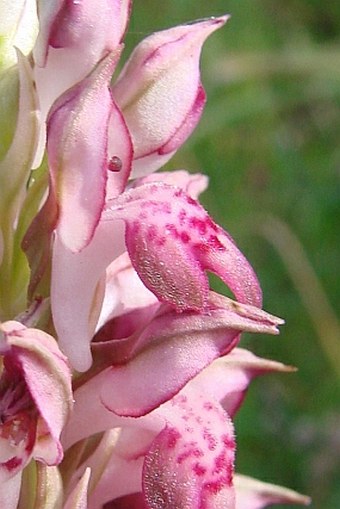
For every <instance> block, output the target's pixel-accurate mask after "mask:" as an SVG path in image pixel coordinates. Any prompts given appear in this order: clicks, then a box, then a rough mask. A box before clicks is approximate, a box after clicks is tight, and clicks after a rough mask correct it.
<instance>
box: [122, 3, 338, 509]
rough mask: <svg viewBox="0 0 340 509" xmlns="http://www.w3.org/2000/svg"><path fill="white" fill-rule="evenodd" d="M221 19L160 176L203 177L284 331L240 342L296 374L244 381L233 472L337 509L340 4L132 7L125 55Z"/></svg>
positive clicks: (211, 202) (208, 200) (211, 203)
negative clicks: (191, 108)
mask: <svg viewBox="0 0 340 509" xmlns="http://www.w3.org/2000/svg"><path fill="white" fill-rule="evenodd" d="M224 13H231V14H232V18H231V20H230V21H229V22H228V23H227V25H226V26H225V27H224V28H223V29H222V30H220V31H219V32H218V33H215V34H213V35H212V36H211V38H210V39H209V40H208V42H207V43H206V45H205V47H204V51H203V55H202V60H201V63H202V65H201V67H202V79H203V83H204V85H205V88H206V91H207V93H208V102H207V106H206V109H205V113H204V115H203V118H202V120H201V123H200V125H199V126H198V127H197V129H196V131H195V132H194V134H193V135H192V136H191V138H190V140H189V141H188V142H187V143H186V144H185V146H184V147H183V148H182V149H181V150H180V151H179V152H178V153H177V155H176V156H175V157H174V158H173V159H172V160H171V161H170V163H169V164H168V165H167V167H166V168H167V169H174V168H176V169H179V168H185V169H188V170H190V171H191V172H202V173H206V174H208V175H209V176H210V187H209V190H208V191H207V192H206V193H205V194H204V195H203V196H202V202H203V203H204V205H205V206H206V207H207V208H208V210H209V211H210V213H211V215H212V216H213V217H214V218H215V219H216V221H217V222H218V223H220V224H221V225H223V227H224V228H225V229H226V230H228V231H229V232H230V233H231V234H232V235H233V237H234V238H235V240H236V241H237V243H238V245H239V246H240V247H241V248H242V250H243V252H244V253H245V254H246V256H247V257H248V259H249V260H250V261H251V263H252V265H253V266H254V268H255V270H256V272H257V274H258V276H259V278H260V281H261V284H262V288H263V292H264V307H265V309H266V310H267V311H269V312H272V313H274V314H277V315H279V316H281V317H284V318H285V320H286V325H285V327H284V328H283V329H282V332H281V335H280V336H279V337H265V336H261V337H259V336H252V337H246V338H244V339H243V344H244V345H246V346H247V347H248V348H250V349H251V350H253V351H254V352H255V353H257V354H260V355H263V356H265V357H270V358H274V359H276V360H281V361H283V362H285V363H287V364H293V365H295V366H298V368H299V371H298V372H297V373H293V374H282V375H281V374H279V375H277V374H272V375H267V376H265V377H263V378H261V379H257V380H256V381H255V382H253V384H252V386H251V388H250V390H249V393H248V397H247V398H246V400H245V403H244V405H243V407H242V409H241V410H240V412H239V414H238V416H237V418H236V432H237V436H238V455H237V465H236V466H237V470H238V471H239V472H241V473H243V474H247V475H251V476H254V477H257V478H259V479H261V480H264V481H267V482H272V483H276V484H281V485H286V486H287V487H290V488H293V489H296V490H298V491H301V492H303V493H306V494H309V495H311V496H312V497H313V504H312V507H313V508H317V509H319V508H320V509H339V507H340V408H339V402H340V398H339V396H340V393H339V377H340V361H339V355H340V343H339V341H340V339H339V322H338V319H337V318H336V316H335V311H334V310H336V309H337V307H338V301H339V278H338V277H337V273H338V270H337V269H338V266H339V228H338V225H339V223H340V199H339V198H340V185H339V176H340V146H339V139H340V136H339V135H340V115H339V110H340V109H339V105H340V44H339V42H340V37H339V35H340V30H339V28H340V2H336V1H324V2H320V1H316V0H282V1H281V0H230V1H228V0H224V1H222V0H220V1H217V0H216V1H215V0H212V1H209V2H207V1H201V0H163V1H161V0H136V1H135V2H134V10H133V15H132V19H131V23H130V28H129V32H128V34H127V37H126V43H127V51H126V53H125V55H126V54H128V53H129V50H130V49H131V48H132V47H133V46H134V45H135V44H136V43H137V42H138V41H139V40H140V39H142V38H143V37H145V36H146V35H148V34H149V33H151V32H153V31H156V30H160V29H164V28H168V27H170V26H173V25H176V24H181V23H183V22H185V21H190V20H194V19H197V18H204V17H207V16H211V15H215V16H216V15H220V14H224ZM212 284H213V285H215V288H217V289H218V290H219V291H220V292H225V288H224V287H223V285H221V284H220V282H218V281H216V280H215V279H214V280H213V281H212ZM285 507H287V506H285Z"/></svg>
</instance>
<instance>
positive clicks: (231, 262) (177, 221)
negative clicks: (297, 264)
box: [103, 183, 262, 311]
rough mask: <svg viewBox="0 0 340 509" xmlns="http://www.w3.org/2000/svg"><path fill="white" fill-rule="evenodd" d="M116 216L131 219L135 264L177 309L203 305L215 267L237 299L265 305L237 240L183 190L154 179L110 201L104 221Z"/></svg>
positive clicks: (128, 226)
mask: <svg viewBox="0 0 340 509" xmlns="http://www.w3.org/2000/svg"><path fill="white" fill-rule="evenodd" d="M116 218H118V219H123V220H124V221H125V223H126V245H127V248H128V252H129V255H130V258H131V261H132V264H133V266H134V267H135V269H136V271H137V272H138V274H139V276H140V278H141V279H142V281H143V282H144V284H145V286H147V287H148V288H149V289H150V290H151V291H152V292H153V293H155V295H156V296H157V297H158V299H159V300H161V301H163V302H168V303H170V304H171V305H173V306H174V307H175V308H176V309H177V310H178V311H183V310H185V309H192V310H201V309H203V308H204V307H205V305H206V303H207V298H208V292H209V284H208V278H207V276H206V274H205V270H210V271H211V272H214V273H215V274H217V275H218V276H219V277H220V278H221V279H222V280H223V281H224V282H225V283H226V284H227V285H228V286H229V288H230V289H231V290H232V292H233V293H234V295H235V296H236V298H237V300H239V301H240V302H244V303H248V304H252V305H255V306H260V305H261V302H262V294H261V290H260V286H259V283H258V281H257V278H256V276H255V274H254V272H253V269H252V268H251V266H250V265H249V263H248V262H247V260H246V259H245V257H244V256H243V255H242V253H241V252H240V251H239V250H238V248H237V247H236V245H235V243H234V241H233V240H232V239H231V237H230V236H229V235H228V234H227V233H226V232H225V231H224V230H222V228H220V227H219V226H217V225H216V224H215V223H214V222H213V221H212V220H211V218H210V217H209V216H208V214H207V212H206V211H205V210H204V209H203V207H201V206H200V205H199V203H198V202H196V201H195V200H194V199H193V198H191V197H190V196H188V195H187V194H186V193H185V192H183V191H182V190H181V189H180V188H176V187H173V186H169V185H167V184H164V183H154V184H145V185H142V186H140V187H138V188H135V189H131V190H130V191H127V192H125V193H124V194H123V195H121V196H119V197H118V198H117V199H116V200H110V201H109V202H108V203H107V206H106V210H105V212H104V214H103V220H104V221H110V220H113V219H116Z"/></svg>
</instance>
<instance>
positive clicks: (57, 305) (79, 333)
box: [51, 221, 125, 371]
mask: <svg viewBox="0 0 340 509" xmlns="http://www.w3.org/2000/svg"><path fill="white" fill-rule="evenodd" d="M123 239H124V235H123V225H122V224H120V222H119V221H115V222H114V223H111V224H110V223H100V224H99V226H98V228H97V229H96V232H95V235H94V237H93V239H92V241H91V242H90V244H89V245H88V246H87V247H86V248H84V249H83V250H82V251H81V252H80V253H72V252H71V251H70V250H69V249H67V248H66V247H65V246H64V244H63V243H62V242H61V240H60V239H59V237H58V235H57V236H56V239H55V243H54V249H53V260H52V283H51V307H52V315H53V322H54V326H55V329H56V332H57V335H58V340H59V344H60V347H61V349H62V350H63V352H65V354H66V355H67V357H68V359H69V361H70V363H71V365H72V366H73V367H74V368H75V369H77V370H78V371H86V370H87V369H89V367H90V366H91V363H92V356H91V352H90V341H91V339H92V336H93V334H94V332H95V329H96V325H97V321H98V317H99V313H100V309H101V304H102V300H103V297H104V282H105V270H106V267H107V266H108V265H109V264H110V262H111V261H112V260H114V259H115V258H116V257H118V256H119V255H121V254H122V253H123V252H124V251H125V246H124V240H123ZM79 296H81V298H79Z"/></svg>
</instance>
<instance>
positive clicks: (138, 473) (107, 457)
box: [63, 349, 309, 509]
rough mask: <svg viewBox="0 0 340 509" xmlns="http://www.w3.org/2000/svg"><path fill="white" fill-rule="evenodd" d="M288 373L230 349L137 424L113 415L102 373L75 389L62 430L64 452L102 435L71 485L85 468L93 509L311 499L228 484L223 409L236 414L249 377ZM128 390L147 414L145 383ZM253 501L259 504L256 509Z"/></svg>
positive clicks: (227, 426)
mask: <svg viewBox="0 0 340 509" xmlns="http://www.w3.org/2000/svg"><path fill="white" fill-rule="evenodd" d="M291 369H292V368H291V367H289V366H284V365H283V364H281V363H278V362H273V361H268V360H266V359H261V358H258V357H256V356H254V355H253V354H251V353H250V352H247V351H246V350H242V349H235V350H233V351H232V353H230V354H227V355H225V356H223V357H221V358H219V359H216V360H215V361H214V362H212V363H211V364H210V365H209V366H208V367H207V368H205V369H204V370H203V371H202V372H201V373H200V374H199V375H198V376H196V377H193V378H192V379H191V381H190V382H189V383H187V384H186V385H185V387H183V388H182V389H181V390H180V391H179V392H178V393H177V394H176V395H174V396H171V397H170V399H169V400H168V401H167V402H166V403H164V404H162V405H160V406H158V407H156V408H154V410H152V411H151V412H149V413H147V414H146V415H144V416H143V415H141V416H140V417H138V419H136V415H134V417H133V418H132V417H131V413H130V414H129V415H127V414H126V413H125V415H124V416H122V415H121V411H120V412H117V406H116V404H115V403H114V399H113V400H111V401H110V400H109V399H108V397H107V394H108V393H109V392H110V393H111V395H112V396H113V397H114V398H115V397H116V396H115V390H114V387H115V384H114V380H111V383H110V384H106V383H105V380H104V379H105V378H107V377H108V376H110V374H109V372H108V371H107V372H106V374H105V372H101V373H100V374H99V375H96V376H95V377H94V378H92V379H91V380H90V381H88V382H86V383H85V384H84V385H83V386H81V387H79V389H77V390H76V392H75V411H74V413H73V415H72V418H71V420H70V422H69V423H68V425H67V426H66V428H65V430H64V434H63V444H64V446H65V448H66V450H67V449H68V447H70V446H71V445H72V444H73V443H74V442H75V441H76V440H78V439H84V438H85V437H87V436H91V435H92V434H94V433H98V432H99V431H103V430H107V431H106V432H105V434H104V435H103V437H102V440H101V442H100V443H99V444H98V447H97V448H96V450H95V452H94V453H93V454H92V456H91V457H90V458H89V459H88V460H87V461H86V462H85V464H83V465H80V466H79V468H78V470H76V472H75V473H74V477H73V480H72V479H71V480H70V486H71V487H72V485H73V482H74V481H75V480H76V479H77V478H78V477H79V475H81V473H82V472H83V471H84V468H88V467H89V466H90V468H91V469H92V472H93V482H92V483H90V487H89V497H90V498H89V500H90V506H91V507H93V508H94V509H97V508H99V507H102V505H103V504H104V503H108V502H111V504H112V507H117V508H120V507H136V508H140V507H145V508H157V509H170V508H172V507H181V504H184V502H183V501H184V500H185V503H187V504H189V505H188V507H192V508H196V507H202V506H203V507H214V508H215V507H224V508H225V507H226V508H228V507H234V503H235V502H234V497H235V496H236V507H237V508H238V509H248V507H249V508H253V507H264V505H265V501H267V503H270V502H271V501H272V502H275V501H279V502H283V503H284V502H286V503H289V502H295V503H302V504H307V503H308V502H309V499H308V497H302V496H299V495H298V494H297V493H293V492H291V491H290V490H283V489H279V488H278V487H276V489H273V487H270V486H269V485H268V487H267V491H266V485H265V484H264V483H262V484H261V483H259V485H258V486H259V488H261V489H262V492H261V491H260V490H259V491H258V492H257V489H259V488H258V487H257V485H256V481H255V480H249V484H250V487H249V488H248V485H247V484H244V483H242V479H244V478H243V477H242V476H235V480H237V481H236V482H235V486H234V487H233V481H232V478H233V456H234V452H235V443H234V431H233V426H232V423H231V421H230V417H229V416H228V413H227V409H228V410H229V409H234V410H232V415H233V414H234V411H235V408H237V407H238V406H239V404H240V402H241V401H242V399H243V397H244V391H245V390H246V388H247V386H248V384H249V382H250V381H251V379H252V378H253V377H254V376H257V375H260V374H264V373H266V372H274V371H290V370H291ZM158 379H160V377H158ZM107 380H108V378H107ZM131 387H138V391H139V390H140V388H141V387H145V393H144V402H145V404H146V405H147V406H148V410H150V406H149V405H148V403H147V400H148V399H149V400H151V399H152V397H153V395H152V393H151V391H150V390H149V389H148V387H147V385H146V386H144V383H143V382H142V381H140V382H139V384H132V385H131ZM138 391H136V393H137V392H138ZM89 409H90V415H91V414H95V415H97V417H98V418H97V419H96V420H95V421H94V420H93V419H91V418H90V416H89V413H88V410H89ZM118 414H119V415H118ZM229 415H230V414H229ZM220 433H221V434H220ZM71 450H72V449H71ZM104 465H105V467H104ZM103 470H104V472H105V473H104V474H103V475H101V476H99V475H98V472H102V471H103ZM261 493H263V495H261ZM266 493H267V495H266ZM293 495H294V496H293ZM266 496H267V498H266ZM276 496H277V498H276ZM279 496H280V498H279ZM181 497H183V499H182V498H181ZM256 500H262V504H263V505H261V506H260V505H256V504H258V502H257V501H256ZM124 504H125V505H124ZM247 504H248V505H247ZM110 507H111V506H110Z"/></svg>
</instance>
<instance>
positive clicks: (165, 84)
mask: <svg viewBox="0 0 340 509" xmlns="http://www.w3.org/2000/svg"><path fill="white" fill-rule="evenodd" d="M226 20H227V17H226V16H224V17H220V18H211V19H208V20H204V21H199V22H196V23H193V24H191V25H182V26H178V27H175V28H171V29H169V30H164V31H162V32H158V33H155V34H153V35H151V36H149V37H147V38H146V39H144V40H143V41H142V42H141V43H140V44H139V45H138V46H137V47H136V49H135V50H134V52H133V53H132V55H131V57H130V59H129V60H128V62H127V63H126V65H125V67H124V68H123V70H122V72H121V74H120V77H119V78H118V80H117V82H116V83H115V85H114V86H113V89H112V90H113V96H114V98H115V100H116V101H117V103H118V104H119V106H120V108H121V109H122V111H123V113H124V117H125V119H126V122H127V125H128V128H129V130H130V132H131V135H132V140H133V146H134V152H135V154H134V156H135V162H134V167H133V168H134V169H133V173H132V176H133V177H137V176H141V175H145V174H147V173H151V172H152V171H155V170H157V169H158V168H160V166H162V165H163V164H164V163H165V162H166V161H167V160H169V159H170V157H171V156H172V155H173V154H174V153H175V151H176V150H177V149H178V147H179V146H181V145H182V143H183V142H184V141H185V140H186V139H187V138H188V136H189V135H190V134H191V132H192V131H193V129H194V128H195V126H196V124H197V122H198V121H199V118H200V116H201V113H202V111H203V107H204V102H205V94H204V90H203V88H202V86H201V83H200V72H199V58H200V53H201V48H202V45H203V43H204V41H205V39H206V38H207V37H208V36H209V35H210V34H211V33H212V32H214V31H215V30H217V29H218V28H220V27H221V26H222V25H223V24H224V23H225V22H226Z"/></svg>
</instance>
